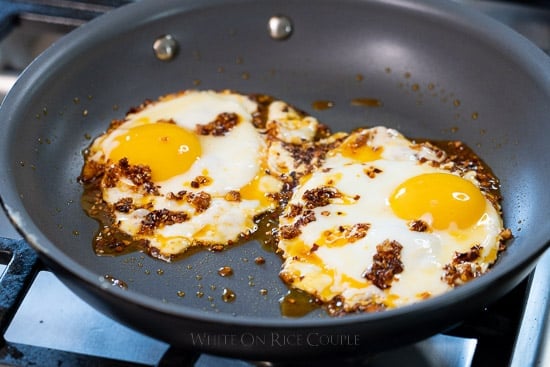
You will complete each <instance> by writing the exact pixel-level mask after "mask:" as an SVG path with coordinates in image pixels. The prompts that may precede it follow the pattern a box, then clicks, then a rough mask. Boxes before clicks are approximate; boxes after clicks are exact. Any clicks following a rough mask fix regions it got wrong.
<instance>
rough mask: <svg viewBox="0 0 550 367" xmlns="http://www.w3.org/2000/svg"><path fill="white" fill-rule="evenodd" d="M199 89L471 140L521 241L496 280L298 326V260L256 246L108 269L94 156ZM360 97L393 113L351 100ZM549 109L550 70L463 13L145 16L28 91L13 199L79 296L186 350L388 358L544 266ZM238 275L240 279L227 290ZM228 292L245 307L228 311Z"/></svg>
mask: <svg viewBox="0 0 550 367" xmlns="http://www.w3.org/2000/svg"><path fill="white" fill-rule="evenodd" d="M273 16H279V17H281V16H283V18H278V19H286V20H288V21H289V22H291V25H292V27H291V28H290V27H283V28H282V29H283V31H284V30H287V31H288V30H291V32H290V34H288V33H287V34H283V35H284V36H285V37H280V38H277V37H275V38H273V37H271V34H270V32H269V31H268V23H269V20H270V18H271V17H273ZM164 35H170V36H171V37H172V39H173V40H175V41H176V42H177V52H176V53H174V54H173V55H171V57H167V58H161V59H159V58H158V57H157V55H156V54H155V52H153V49H152V45H153V43H154V42H155V40H157V39H158V38H159V37H161V38H162V36H164ZM279 35H281V34H279ZM168 59H169V60H168ZM196 88H200V89H215V90H218V89H227V88H228V89H233V90H236V91H239V92H242V93H265V94H269V95H273V96H276V97H278V98H281V99H283V100H286V101H288V102H289V103H291V104H293V105H295V106H297V107H299V108H301V109H303V110H306V111H307V112H310V113H311V114H313V115H315V116H316V117H318V118H319V119H320V120H321V121H322V122H324V123H326V124H328V125H329V126H331V127H332V128H333V129H334V130H346V131H349V130H351V129H352V128H354V127H358V126H371V125H378V124H382V125H386V126H389V127H393V128H396V129H398V130H400V131H401V132H403V133H404V134H405V135H406V136H409V137H412V138H430V139H436V140H462V141H464V142H466V143H467V144H468V145H470V146H471V147H472V148H474V150H475V151H476V152H477V153H478V154H479V155H480V156H481V157H482V158H483V159H484V160H485V161H486V163H488V164H489V165H490V166H491V167H492V169H493V170H494V172H495V174H496V175H497V176H498V177H499V178H500V179H501V183H502V195H503V197H504V200H503V210H504V220H505V224H506V226H508V227H509V228H511V230H512V232H513V233H514V234H515V236H514V239H513V240H511V241H510V242H509V248H508V250H507V251H505V252H504V253H503V254H502V256H501V257H500V259H499V261H498V263H497V264H496V265H495V266H494V268H493V269H492V270H491V271H490V272H488V273H487V274H486V275H484V276H482V277H480V278H478V279H475V280H473V281H472V282H470V283H468V284H466V285H464V286H461V287H458V288H456V289H454V290H453V291H452V292H449V293H447V294H445V295H442V296H439V297H434V298H432V299H429V300H426V301H424V302H421V303H418V304H415V305H411V306H407V307H403V308H400V309H395V310H389V311H386V312H380V313H371V314H367V313H365V314H353V315H348V316H345V317H330V316H327V315H326V313H325V312H324V311H323V310H322V309H317V310H314V311H312V312H311V313H309V314H307V315H305V316H303V317H283V316H282V315H281V311H280V303H279V299H280V298H281V297H283V296H284V295H285V294H286V293H287V288H286V287H285V286H284V285H283V284H282V283H281V281H280V280H279V278H278V276H277V274H278V271H279V268H280V265H281V260H280V258H279V257H278V256H277V255H276V254H274V253H273V252H270V251H268V250H266V249H264V248H262V246H260V245H259V244H258V243H256V242H254V241H251V242H249V243H246V244H243V245H240V246H235V247H233V248H230V249H228V250H226V251H222V252H219V253H212V252H208V251H203V252H198V253H196V254H193V255H192V256H189V257H185V258H184V259H182V260H180V261H177V262H174V263H170V264H168V263H164V262H162V261H159V260H155V259H152V258H149V257H148V256H145V255H143V254H140V253H134V254H127V255H123V256H119V257H99V256H96V255H95V254H94V252H93V250H92V245H91V239H92V236H93V235H94V233H95V232H96V231H97V229H98V225H97V223H96V222H95V221H94V220H92V219H90V218H88V217H87V216H86V214H85V213H84V212H83V210H82V208H81V205H80V197H81V194H82V187H81V186H80V185H79V183H78V182H77V179H76V178H77V176H78V175H79V173H80V169H81V166H82V163H83V159H82V154H81V152H82V150H83V149H84V148H85V147H87V146H88V145H89V144H90V137H94V136H97V135H99V134H101V132H103V131H104V130H105V129H106V127H107V125H108V123H109V122H110V121H111V120H112V119H115V118H121V117H123V116H124V113H125V111H126V110H127V109H128V108H129V107H131V106H136V105H138V104H140V103H141V102H142V101H143V100H145V99H147V98H150V99H154V98H156V97H158V96H160V95H163V94H166V93H169V92H174V91H178V90H182V89H196ZM358 98H362V99H365V98H370V99H375V100H376V101H378V102H379V103H376V104H375V106H370V105H361V106H356V105H353V104H351V103H350V101H352V100H354V99H358ZM319 101H325V102H323V103H321V104H320V103H318V102H319ZM326 101H329V102H330V103H326ZM549 102H550V61H549V59H548V57H547V56H546V55H545V54H543V53H542V52H541V51H539V50H538V49H537V48H536V47H535V46H533V45H532V44H530V43H529V42H528V41H526V40H525V39H523V38H522V37H521V36H519V35H518V34H516V33H514V32H513V31H511V30H510V29H508V28H506V27H504V26H502V25H500V24H497V23H496V22H495V21H492V20H491V19H488V18H487V17H485V16H482V15H481V14H478V13H475V12H473V11H470V10H467V9H464V8H463V7H462V6H460V5H459V4H456V3H453V2H447V1H435V0H434V1H431V0H424V1H408V0H391V1H380V0H372V1H367V0H339V1H330V0H318V1H315V2H310V1H297V0H284V1H281V0H261V1H259V0H230V1H227V0H226V1H221V0H208V1H204V0H201V1H198V0H188V1H175V0H172V1H163V2H157V1H142V2H138V3H135V4H132V5H129V6H126V7H123V8H120V9H117V10H115V11H113V12H110V13H108V14H106V15H104V16H101V17H99V18H97V19H95V20H93V21H91V22H90V23H88V24H86V25H84V26H82V27H80V28H78V29H77V30H75V31H74V32H72V33H70V34H69V35H68V36H66V37H65V38H63V39H62V40H60V41H58V42H57V43H56V44H54V45H53V46H52V47H51V48H50V49H48V50H47V51H46V52H44V53H43V54H42V55H41V56H40V57H38V59H37V60H36V61H34V62H33V63H32V64H31V65H30V66H29V67H28V69H27V70H26V71H25V72H24V73H23V75H22V76H21V77H20V78H19V80H18V81H17V83H16V85H15V86H14V88H13V89H12V90H11V92H10V93H9V95H8V96H7V98H6V99H5V102H4V103H3V106H2V108H1V111H0V121H1V123H2V134H1V136H0V157H1V158H0V172H3V174H2V176H1V197H2V202H3V206H4V208H5V209H6V212H7V213H8V215H9V217H10V218H11V220H12V221H13V223H14V224H15V226H16V227H17V228H18V230H19V231H20V232H21V234H22V235H23V236H24V238H25V239H26V240H27V241H28V242H29V243H30V244H31V245H32V247H33V248H34V249H35V250H36V251H37V252H38V253H39V255H40V257H41V258H42V259H43V261H44V262H45V263H46V264H47V265H48V266H49V267H51V269H52V270H53V271H54V272H55V273H56V274H57V275H58V276H59V277H60V279H61V280H62V281H64V282H65V283H66V284H67V285H68V286H69V287H70V288H71V289H72V290H73V291H74V292H75V293H76V294H78V295H79V296H81V297H82V298H83V299H85V300H86V301H87V302H89V303H90V304H92V305H94V306H95V307H97V308H98V309H99V310H101V311H102V312H104V313H105V314H107V315H110V316H111V317H113V318H114V319H116V320H118V321H120V322H122V323H125V324H126V325H129V326H130V327H132V328H134V329H137V330H139V331H141V332H143V333H145V334H148V335H151V336H153V337H156V338H159V339H162V340H164V341H166V342H168V343H170V344H171V345H173V346H176V347H181V348H193V349H194V350H200V351H205V352H209V353H215V354H220V355H227V356H237V357H240V358H247V359H251V360H267V359H269V360H280V359H306V358H307V359H311V358H313V357H314V356H315V357H326V356H329V355H330V356H336V357H338V356H344V355H346V356H349V355H357V354H367V353H373V352H376V351H378V350H382V349H385V348H390V347H393V346H396V345H402V344H405V343H409V342H413V341H416V340H419V339H421V338H425V337H427V336H429V335H433V334H435V333H438V332H441V331H444V330H446V329H448V328H450V327H452V326H454V325H456V324H457V323H459V322H460V320H462V319H464V318H465V317H466V316H467V315H468V314H470V313H472V312H474V311H477V310H480V309H482V308H483V307H486V306H487V305H489V304H490V303H491V302H492V301H494V300H495V299H497V298H498V297H500V296H502V295H503V294H505V293H506V292H507V291H509V290H510V289H511V288H513V287H514V286H515V285H517V284H518V283H519V282H520V281H521V280H522V279H523V278H524V277H525V276H526V275H527V274H528V273H529V272H530V271H531V270H532V269H533V267H534V266H535V264H536V260H537V258H538V256H539V255H540V254H541V253H542V252H543V251H544V250H545V249H546V248H547V247H548V239H550V226H549V225H548V224H547V218H548V215H549V214H550V209H549V208H550V195H548V190H547V186H546V184H547V183H548V182H549V181H550V163H549V162H550V151H549V150H548V149H547V134H546V131H547V129H548V128H549V127H550V125H549V121H548V116H550V103H549ZM319 105H324V106H326V107H328V106H332V108H328V109H320V110H316V109H314V108H313V106H319ZM257 256H262V257H264V258H265V259H266V263H265V264H263V265H258V264H256V263H255V262H254V259H255V258H256V257H257ZM222 266H231V267H232V268H233V270H234V275H233V276H232V277H225V278H222V277H220V276H219V275H218V274H217V269H218V268H220V267H222ZM115 280H119V281H118V282H117V281H115ZM117 284H118V286H117ZM121 284H125V285H126V286H125V287H121V286H120V285H121ZM224 288H228V289H231V290H233V291H234V292H235V294H236V295H237V296H236V299H235V300H234V301H233V302H224V301H223V300H222V297H221V295H222V291H223V289H224ZM261 290H265V291H267V294H265V293H266V292H265V291H261ZM184 293H185V296H183V294H184Z"/></svg>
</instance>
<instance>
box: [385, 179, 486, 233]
mask: <svg viewBox="0 0 550 367" xmlns="http://www.w3.org/2000/svg"><path fill="white" fill-rule="evenodd" d="M389 203H390V206H391V208H392V209H393V211H394V213H395V214H396V215H397V216H398V217H400V218H403V219H407V220H417V219H421V217H423V216H425V215H429V216H430V217H431V219H432V223H431V224H432V227H433V228H435V229H447V228H449V226H450V225H451V223H454V224H455V225H456V226H457V227H458V228H461V229H464V228H468V227H470V226H472V225H473V224H475V223H476V222H477V221H478V220H479V219H480V218H481V216H482V215H483V213H484V212H485V205H486V201H485V197H484V196H483V194H482V193H481V191H479V189H478V188H477V187H476V186H475V185H474V184H473V183H472V182H470V181H468V180H466V179H464V178H462V177H459V176H455V175H453V174H448V173H427V174H422V175H419V176H415V177H412V178H409V179H408V180H406V181H405V182H403V183H402V184H401V185H399V186H398V187H397V188H396V189H395V191H394V192H393V193H392V195H391V196H390V198H389Z"/></svg>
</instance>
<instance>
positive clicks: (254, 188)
mask: <svg viewBox="0 0 550 367" xmlns="http://www.w3.org/2000/svg"><path fill="white" fill-rule="evenodd" d="M263 177H264V176H263V175H261V174H258V175H256V177H254V179H253V180H252V181H250V182H249V183H248V184H246V185H245V186H243V187H242V188H241V189H240V194H241V198H242V199H244V200H258V201H259V202H260V205H261V206H262V207H269V206H270V205H271V204H272V203H273V199H271V198H270V197H269V196H268V195H266V191H265V190H263V189H262V185H261V180H262V178H263Z"/></svg>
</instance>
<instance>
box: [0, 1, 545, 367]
mask: <svg viewBox="0 0 550 367" xmlns="http://www.w3.org/2000/svg"><path fill="white" fill-rule="evenodd" d="M128 2H130V1H115V0H94V1H87V2H84V1H74V0H27V1H2V0H0V37H1V38H0V99H2V98H3V95H5V93H7V91H8V90H9V88H10V87H11V86H12V85H13V83H14V82H15V80H16V79H17V76H18V74H19V73H20V72H21V71H22V70H23V69H24V67H25V66H26V65H28V64H29V63H30V62H31V61H32V60H33V59H34V58H35V57H37V56H38V55H39V53H40V52H42V51H43V50H44V49H45V48H46V47H48V45H50V44H51V43H52V42H55V41H56V40H57V39H58V38H60V37H61V36H62V35H63V34H65V33H66V32H68V31H70V30H71V29H73V28H74V27H78V26H79V25H81V24H83V23H84V22H86V21H88V20H90V19H92V18H94V17H96V16H99V15H101V14H102V13H105V12H107V11H110V10H111V9H113V8H114V7H117V6H121V5H124V4H125V3H128ZM457 2H460V3H463V4H464V5H465V6H471V7H474V8H476V9H477V10H479V11H481V12H485V13H487V14H488V15H490V16H492V17H494V18H496V19H497V20H499V21H501V22H503V23H505V24H507V25H509V26H510V27H512V28H514V29H515V30H517V31H518V32H519V33H521V34H523V35H524V36H526V37H527V38H529V39H530V40H531V41H532V42H534V43H535V44H537V45H538V46H539V47H540V48H542V49H543V50H545V51H546V52H547V53H548V52H550V9H547V8H544V7H543V6H542V5H539V4H538V2H536V1H531V2H526V1H523V2H521V3H515V2H511V1H476V0H470V1H467V0H465V1H458V0H457ZM0 237H1V238H0V332H1V334H0V366H44V367H49V366H86V367H93V366H195V367H199V366H229V367H231V366H235V367H236V366H240V367H246V366H276V365H277V364H274V363H271V362H267V361H255V362H251V361H243V360H236V359H228V358H223V357H217V356H213V355H208V354H201V353H198V352H196V353H195V352H192V351H191V352H190V351H181V350H178V349H176V348H173V347H171V346H169V345H167V344H166V343H164V342H162V341H159V340H155V339H152V338H150V337H148V336H145V335H142V334H140V333H138V332H136V331H133V330H131V329H128V328H127V327H125V326H123V325H121V324H118V323H117V322H115V321H113V320H111V319H109V318H107V317H106V316H104V315H102V314H101V313H99V312H98V311H96V310H95V309H93V308H92V307H91V306H89V305H88V304H86V303H85V302H83V301H82V300H80V299H79V298H78V297H77V296H75V295H74V294H73V293H72V292H71V291H70V290H68V289H67V288H66V287H65V286H64V285H63V284H62V283H61V282H60V281H59V280H58V279H57V278H56V276H55V275H54V274H53V273H51V272H50V271H49V270H48V269H47V268H46V267H45V266H44V265H43V264H42V263H41V262H40V261H39V260H38V259H37V257H36V255H35V253H34V251H33V250H32V249H30V248H29V247H28V245H27V244H26V243H25V242H24V241H23V240H21V236H20V235H19V233H17V232H16V230H15V229H14V228H13V227H12V225H11V224H10V223H9V221H8V220H7V218H6V217H5V216H4V214H3V213H0ZM548 289H550V252H548V253H546V254H545V255H544V256H543V257H542V258H541V259H540V261H539V263H538V265H537V267H536V269H535V270H534V271H533V272H532V273H531V274H530V276H529V277H528V278H527V279H526V280H524V281H523V282H522V283H521V284H520V285H518V286H517V287H516V288H515V289H513V290H512V291H511V292H510V293H509V294H507V295H506V296H504V297H503V298H502V299H500V300H499V301H497V302H496V303H495V304H493V305H491V306H490V307H488V308H485V309H481V310H479V312H478V313H477V314H474V315H473V316H472V317H471V318H469V319H467V320H464V322H463V323H461V324H460V325H458V326H456V327H455V328H453V329H451V330H448V331H446V332H445V333H442V334H438V335H435V336H433V337H431V338H428V339H426V340H422V341H420V342H417V343H415V344H412V345H407V346H403V347H400V348H397V349H393V350H390V351H386V352H382V353H379V354H377V355H374V356H370V357H368V358H365V359H361V360H350V361H339V362H338V363H339V364H343V365H346V364H347V365H354V366H388V365H395V364H397V363H403V361H407V362H406V364H407V366H453V367H461V366H487V365H491V366H505V365H510V366H550V348H549V346H550V327H549V326H550V321H549V319H548V318H549V312H550V308H549V303H550V301H549V294H548ZM331 362H334V361H331ZM316 364H319V365H323V364H322V363H316Z"/></svg>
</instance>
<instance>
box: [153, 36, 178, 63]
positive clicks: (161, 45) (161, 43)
mask: <svg viewBox="0 0 550 367" xmlns="http://www.w3.org/2000/svg"><path fill="white" fill-rule="evenodd" d="M153 51H155V56H156V57H157V59H159V60H161V61H169V60H172V59H173V58H174V57H175V56H176V54H177V53H178V42H177V41H176V39H175V38H174V37H172V35H170V34H166V35H164V36H160V37H159V38H157V39H156V40H155V42H154V43H153Z"/></svg>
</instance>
